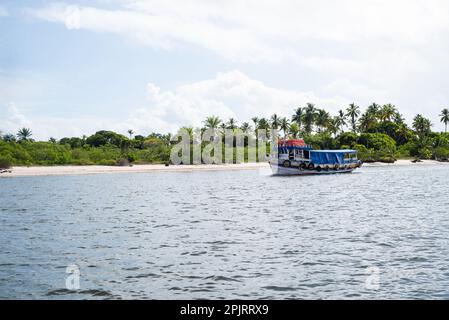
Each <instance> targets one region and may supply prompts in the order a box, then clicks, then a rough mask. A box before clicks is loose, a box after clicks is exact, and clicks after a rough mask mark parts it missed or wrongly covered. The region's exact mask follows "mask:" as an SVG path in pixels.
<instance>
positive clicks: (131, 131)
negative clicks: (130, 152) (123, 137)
mask: <svg viewBox="0 0 449 320" xmlns="http://www.w3.org/2000/svg"><path fill="white" fill-rule="evenodd" d="M128 134H129V140H131V139H132V138H133V134H134V131H133V130H132V129H129V130H128Z"/></svg>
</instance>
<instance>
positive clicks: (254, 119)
mask: <svg viewBox="0 0 449 320" xmlns="http://www.w3.org/2000/svg"><path fill="white" fill-rule="evenodd" d="M251 121H252V122H253V123H254V131H255V130H257V126H258V125H259V118H258V117H254V118H251Z"/></svg>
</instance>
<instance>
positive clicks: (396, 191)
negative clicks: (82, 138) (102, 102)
mask: <svg viewBox="0 0 449 320" xmlns="http://www.w3.org/2000/svg"><path fill="white" fill-rule="evenodd" d="M0 221H1V222H0V244H1V246H0V298H6V299H12V298H20V299H29V298H31V299H35V298H44V299H55V298H57V299H105V298H107V299H110V298H112V299H119V298H121V299H130V298H138V299H148V298H150V299H196V298H232V299H249V298H251V299H262V298H273V299H291V298H293V299H333V298H344V299H358V298H361V299H371V298H400V299H406V298H412V299H416V298H445V299H447V298H449V241H448V240H449V166H422V167H395V168H391V167H387V168H383V167H379V168H363V169H361V170H359V171H358V172H357V173H354V174H346V175H344V174H342V175H331V176H309V177H272V176H269V175H266V174H264V173H261V172H259V171H229V172H225V171H221V172H193V173H148V174H141V173H138V174H107V175H84V176H60V177H26V178H1V179H0ZM69 265H77V266H79V268H80V271H81V278H80V286H81V287H80V289H79V290H77V291H69V290H67V289H65V288H66V287H65V283H66V277H67V276H68V274H67V273H66V267H67V266H69Z"/></svg>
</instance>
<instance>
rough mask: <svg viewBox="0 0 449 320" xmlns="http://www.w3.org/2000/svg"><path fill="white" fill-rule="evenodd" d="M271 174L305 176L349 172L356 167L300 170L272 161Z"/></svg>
mask: <svg viewBox="0 0 449 320" xmlns="http://www.w3.org/2000/svg"><path fill="white" fill-rule="evenodd" d="M270 167H271V170H272V171H273V175H276V176H306V175H320V174H338V173H351V172H353V171H354V170H355V169H357V168H347V169H339V170H333V169H330V170H321V171H317V170H307V169H306V170H301V169H299V168H298V167H283V166H279V165H277V164H274V163H270Z"/></svg>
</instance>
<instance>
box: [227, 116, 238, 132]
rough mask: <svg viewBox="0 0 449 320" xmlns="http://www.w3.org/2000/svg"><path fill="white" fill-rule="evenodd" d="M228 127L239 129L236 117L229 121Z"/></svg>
mask: <svg viewBox="0 0 449 320" xmlns="http://www.w3.org/2000/svg"><path fill="white" fill-rule="evenodd" d="M228 129H231V130H235V129H237V121H235V119H234V118H230V119H229V121H228Z"/></svg>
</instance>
